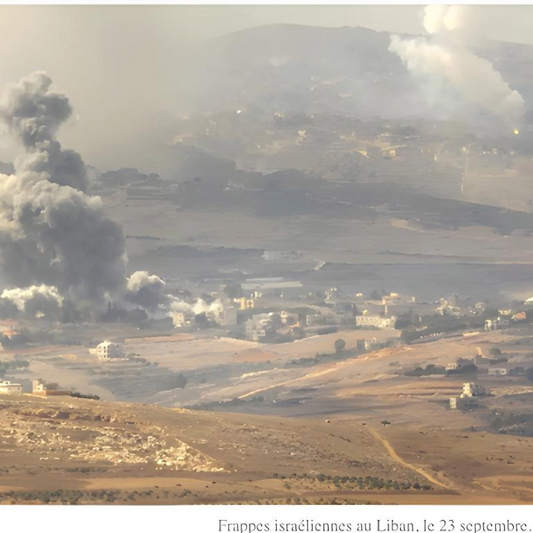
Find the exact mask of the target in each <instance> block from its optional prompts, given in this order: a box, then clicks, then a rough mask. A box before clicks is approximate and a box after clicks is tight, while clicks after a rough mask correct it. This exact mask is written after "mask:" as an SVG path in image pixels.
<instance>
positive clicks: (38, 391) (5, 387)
mask: <svg viewBox="0 0 533 533" xmlns="http://www.w3.org/2000/svg"><path fill="white" fill-rule="evenodd" d="M25 392H30V394H33V395H35V396H70V395H71V394H72V392H71V391H67V390H61V389H60V388H59V387H58V385H57V383H47V382H46V381H44V380H43V379H34V380H33V381H32V382H31V391H28V390H27V389H26V390H25V387H24V386H23V384H22V383H13V382H12V381H7V380H4V381H1V382H0V394H4V395H18V394H23V393H25Z"/></svg>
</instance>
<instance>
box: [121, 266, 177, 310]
mask: <svg viewBox="0 0 533 533" xmlns="http://www.w3.org/2000/svg"><path fill="white" fill-rule="evenodd" d="M165 289H166V284H165V282H164V281H163V280H162V279H161V278H160V277H159V276H156V275H153V274H152V275H151V274H150V273H149V272H146V271H138V272H135V273H133V274H132V275H131V276H130V277H129V279H128V284H127V292H126V295H125V299H126V300H127V301H129V302H131V303H133V304H135V305H139V306H141V307H143V308H144V309H147V310H151V311H155V310H157V309H161V308H165V307H168V305H169V303H170V299H171V297H170V296H169V295H168V294H166V292H165Z"/></svg>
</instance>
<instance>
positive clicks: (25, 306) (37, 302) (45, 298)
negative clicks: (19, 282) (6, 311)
mask: <svg viewBox="0 0 533 533" xmlns="http://www.w3.org/2000/svg"><path fill="white" fill-rule="evenodd" d="M0 298H2V299H3V300H7V301H9V302H10V303H11V304H12V305H13V306H14V307H15V308H16V309H17V311H19V312H20V313H22V314H23V315H26V316H28V317H35V316H44V315H50V313H53V314H57V313H58V312H59V310H60V308H61V307H62V306H63V301H64V298H63V297H62V296H61V295H60V294H59V292H58V291H57V289H56V287H50V286H49V285H34V286H32V287H25V288H22V289H19V288H15V289H5V290H4V291H3V292H2V295H1V296H0Z"/></svg>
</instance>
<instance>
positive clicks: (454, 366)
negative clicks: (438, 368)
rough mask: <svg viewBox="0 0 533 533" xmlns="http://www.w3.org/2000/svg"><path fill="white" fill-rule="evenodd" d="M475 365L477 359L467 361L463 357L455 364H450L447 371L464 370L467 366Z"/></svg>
mask: <svg viewBox="0 0 533 533" xmlns="http://www.w3.org/2000/svg"><path fill="white" fill-rule="evenodd" d="M474 364H475V359H465V358H463V357H459V358H457V359H456V360H455V362H454V363H448V364H447V365H446V371H453V370H462V369H463V368H465V367H467V366H473V365H474Z"/></svg>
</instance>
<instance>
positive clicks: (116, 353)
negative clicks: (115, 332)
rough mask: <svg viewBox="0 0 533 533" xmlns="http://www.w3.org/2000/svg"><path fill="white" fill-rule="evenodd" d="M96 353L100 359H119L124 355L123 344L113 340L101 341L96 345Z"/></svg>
mask: <svg viewBox="0 0 533 533" xmlns="http://www.w3.org/2000/svg"><path fill="white" fill-rule="evenodd" d="M96 355H97V356H98V359H100V361H107V360H108V359H117V358H120V357H122V355H123V353H122V346H120V344H116V343H114V342H111V341H104V342H101V343H100V344H99V345H98V346H97V347H96Z"/></svg>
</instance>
